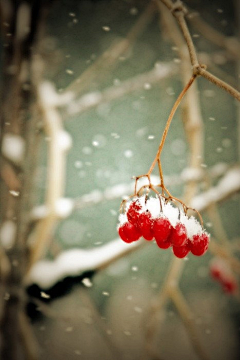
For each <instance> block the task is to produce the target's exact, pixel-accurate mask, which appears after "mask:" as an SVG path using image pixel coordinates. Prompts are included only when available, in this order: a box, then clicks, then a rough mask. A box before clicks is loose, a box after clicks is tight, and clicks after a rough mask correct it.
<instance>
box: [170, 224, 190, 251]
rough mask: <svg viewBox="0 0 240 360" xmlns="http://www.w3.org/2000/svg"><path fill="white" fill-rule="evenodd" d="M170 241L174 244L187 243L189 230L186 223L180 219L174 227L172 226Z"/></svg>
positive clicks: (182, 244) (181, 244)
mask: <svg viewBox="0 0 240 360" xmlns="http://www.w3.org/2000/svg"><path fill="white" fill-rule="evenodd" d="M169 241H170V242H171V244H172V245H173V246H176V247H178V246H184V245H186V244H187V241H188V238H187V230H186V227H185V225H184V224H182V223H181V222H180V221H179V222H178V223H177V224H176V226H175V227H174V228H172V230H171V233H170V236H169Z"/></svg>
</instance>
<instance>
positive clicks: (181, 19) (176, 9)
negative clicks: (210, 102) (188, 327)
mask: <svg viewBox="0 0 240 360" xmlns="http://www.w3.org/2000/svg"><path fill="white" fill-rule="evenodd" d="M159 1H161V2H162V3H163V4H164V5H166V6H167V8H168V9H169V10H170V11H171V12H172V14H173V16H174V17H175V18H176V20H177V22H178V25H179V27H180V29H181V32H182V34H183V36H184V38H185V41H186V44H187V47H188V51H189V56H190V61H191V64H192V70H193V74H196V75H200V76H202V77H204V78H206V79H207V80H208V81H210V82H212V83H214V84H215V85H216V86H218V87H220V88H221V89H223V90H225V91H226V92H228V93H229V94H231V95H232V96H233V97H234V98H235V99H237V100H238V101H240V93H239V91H237V90H236V89H234V88H233V87H232V86H230V85H229V84H227V83H225V82H224V81H222V80H221V79H219V78H218V77H216V76H214V75H212V74H211V73H210V72H209V71H206V69H205V67H206V66H204V65H202V64H199V61H198V57H197V53H196V49H195V46H194V43H193V41H192V37H191V34H190V32H189V29H188V25H187V23H186V20H185V15H186V13H187V10H186V9H185V8H184V7H183V5H182V3H181V1H177V2H176V3H173V2H172V1H171V0H159Z"/></svg>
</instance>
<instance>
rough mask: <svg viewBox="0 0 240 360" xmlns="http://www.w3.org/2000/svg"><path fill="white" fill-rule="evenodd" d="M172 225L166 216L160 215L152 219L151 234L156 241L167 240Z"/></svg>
mask: <svg viewBox="0 0 240 360" xmlns="http://www.w3.org/2000/svg"><path fill="white" fill-rule="evenodd" d="M171 228H172V225H171V224H170V221H169V220H168V219H167V218H164V217H160V218H157V219H155V220H154V223H153V235H154V237H155V239H156V241H157V243H163V242H165V241H166V240H167V238H168V236H169V234H170V232H171Z"/></svg>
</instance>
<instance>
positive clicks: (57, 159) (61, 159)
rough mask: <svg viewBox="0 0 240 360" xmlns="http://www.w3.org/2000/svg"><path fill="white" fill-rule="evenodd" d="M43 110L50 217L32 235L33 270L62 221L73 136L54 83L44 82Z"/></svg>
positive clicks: (41, 87) (40, 90)
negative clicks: (58, 103) (60, 204)
mask: <svg viewBox="0 0 240 360" xmlns="http://www.w3.org/2000/svg"><path fill="white" fill-rule="evenodd" d="M38 101H39V108H40V111H41V113H42V115H43V119H44V129H45V132H46V135H47V136H48V141H49V158H48V169H49V171H48V179H47V194H46V201H45V206H46V216H45V217H44V218H43V219H42V220H40V221H39V223H38V224H37V225H36V228H35V231H34V232H33V233H32V234H31V239H30V241H31V242H32V245H33V246H32V247H31V248H30V250H31V253H30V259H29V268H31V266H32V265H33V264H34V262H36V261H37V260H38V259H39V258H40V257H41V256H42V255H43V254H44V252H45V251H46V250H47V247H48V244H49V241H50V240H51V236H52V234H53V231H54V229H55V225H56V222H57V220H58V218H59V210H58V201H59V200H60V199H61V198H62V197H63V192H64V182H65V161H66V152H67V150H68V149H69V147H70V146H71V138H70V135H69V134H68V133H67V132H66V131H65V130H64V129H63V126H62V120H61V117H60V114H59V112H58V110H57V108H56V101H57V93H56V92H55V90H54V87H53V86H52V85H51V84H50V83H47V82H45V83H41V84H40V85H39V88H38Z"/></svg>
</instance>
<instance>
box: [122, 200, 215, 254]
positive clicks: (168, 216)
mask: <svg viewBox="0 0 240 360" xmlns="http://www.w3.org/2000/svg"><path fill="white" fill-rule="evenodd" d="M125 209H126V211H125V213H124V214H120V216H119V225H118V233H119V236H120V237H121V239H122V240H123V241H125V242H126V243H131V242H133V241H136V240H138V239H139V238H140V237H141V236H142V237H143V238H144V239H145V240H147V241H151V240H153V239H155V240H156V243H157V245H158V247H159V248H160V249H168V248H169V247H172V250H173V253H174V255H175V256H176V257H178V258H184V257H185V256H186V255H187V254H188V253H189V252H190V251H191V252H192V254H194V255H196V256H201V255H203V254H205V252H206V251H207V248H208V243H209V234H207V232H206V231H205V230H204V229H203V228H202V226H201V225H200V223H199V222H198V221H197V220H196V219H195V218H194V217H193V216H191V217H188V216H186V215H185V214H184V212H183V211H181V210H179V209H178V208H176V207H174V206H172V204H171V203H170V202H167V203H166V202H165V200H164V198H163V197H161V196H160V198H158V197H155V198H154V197H150V198H148V199H147V198H146V197H145V196H142V197H137V198H135V199H132V200H130V201H129V202H127V203H126V206H125Z"/></svg>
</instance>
